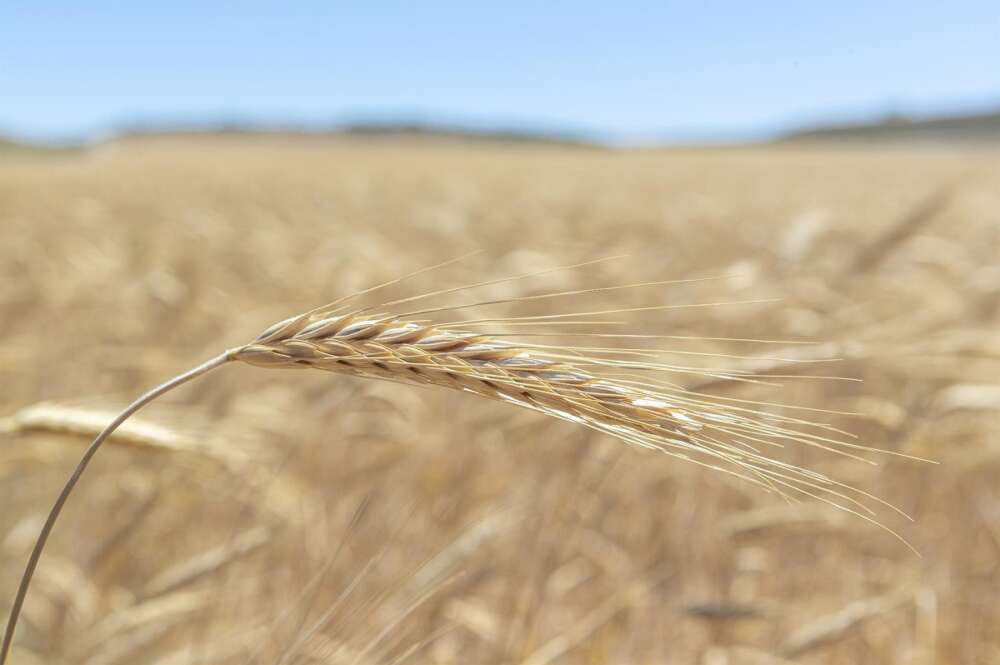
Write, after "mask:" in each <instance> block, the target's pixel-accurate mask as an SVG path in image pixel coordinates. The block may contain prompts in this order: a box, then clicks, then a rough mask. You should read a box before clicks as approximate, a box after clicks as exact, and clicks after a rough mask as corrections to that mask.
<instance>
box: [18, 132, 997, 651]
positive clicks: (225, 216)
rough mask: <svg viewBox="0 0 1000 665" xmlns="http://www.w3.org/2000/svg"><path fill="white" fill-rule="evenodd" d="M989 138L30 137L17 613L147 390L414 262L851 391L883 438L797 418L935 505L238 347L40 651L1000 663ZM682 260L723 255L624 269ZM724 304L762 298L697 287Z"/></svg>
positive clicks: (720, 359) (154, 464)
mask: <svg viewBox="0 0 1000 665" xmlns="http://www.w3.org/2000/svg"><path fill="white" fill-rule="evenodd" d="M998 158H1000V152H998V151H997V150H996V149H995V148H988V147H976V146H971V145H970V146H950V147H949V146H931V145H927V146H919V145H909V146H904V145H899V146H878V145H867V146H853V147H845V146H838V145H822V144H816V145H806V144H802V145H782V146H759V147H746V148H704V149H695V148H689V149H670V150H666V149H664V150H642V149H620V150H614V149H591V148H573V147H557V146H532V145H504V144H491V143H488V142H483V143H475V142H463V141H458V140H456V141H445V140H438V141H435V140H429V139H428V140H419V139H384V140H379V139H357V140H348V139H316V140H313V141H309V140H305V139H293V138H278V137H275V138H270V139H268V138H250V137H238V136H237V137H215V138H211V137H201V138H199V137H188V138H183V137H172V138H143V139H131V140H119V141H112V142H108V143H105V144H101V145H98V146H95V147H93V148H90V149H87V150H83V151H79V152H66V153H61V154H49V155H38V154H30V153H6V154H5V153H0V231H2V241H3V244H2V247H3V249H2V252H0V311H2V317H0V342H2V343H0V368H2V377H3V390H2V392H0V610H2V611H3V613H4V614H5V615H6V612H7V610H8V608H9V607H10V603H11V601H12V598H13V595H14V591H15V588H16V585H17V582H18V580H19V578H20V574H21V572H22V570H23V566H24V562H25V560H26V558H27V556H28V552H29V550H30V549H31V546H32V544H33V542H34V539H35V537H36V535H37V533H38V530H39V527H40V525H41V523H42V520H43V519H44V517H45V514H46V512H47V511H48V509H49V507H50V505H51V503H52V501H53V499H54V498H55V495H56V493H57V492H58V490H59V488H60V487H61V485H62V483H63V482H64V481H65V479H66V477H67V476H68V475H69V473H70V472H71V470H72V468H73V466H74V464H75V463H76V461H77V459H78V458H79V456H80V454H81V453H82V451H83V450H84V447H85V446H86V444H87V443H89V441H90V439H91V438H93V436H94V435H95V434H96V433H97V432H98V431H99V430H100V429H101V427H103V426H104V424H106V423H107V422H108V421H110V420H111V418H112V417H113V415H114V413H115V412H116V411H117V410H120V409H121V408H122V407H123V406H125V405H126V404H127V403H128V402H129V401H131V399H133V398H134V397H136V396H137V395H138V394H139V393H140V392H141V391H143V390H145V389H147V388H149V387H151V386H153V385H155V384H157V383H159V382H161V381H163V380H165V379H167V378H169V377H171V376H173V375H175V374H177V373H179V372H181V371H183V370H185V369H187V368H190V367H192V366H193V365H195V364H197V363H199V362H201V361H203V360H205V359H207V358H209V357H211V356H213V355H215V354H218V353H219V352H221V351H223V350H225V349H227V348H232V347H234V346H236V345H239V344H245V343H246V342H248V341H250V340H252V339H254V338H255V337H256V336H257V335H258V334H259V333H260V331H262V330H264V329H265V328H266V327H267V326H269V325H271V324H272V323H274V322H275V321H279V320H281V319H285V318H287V317H289V316H292V315H295V314H297V313H299V312H303V311H307V310H310V309H312V308H314V307H317V306H319V305H322V304H324V303H327V302H330V301H332V300H334V299H336V298H338V297H341V296H344V295H346V294H351V293H354V292H358V291H362V290H364V289H367V288H369V287H372V286H376V285H379V284H382V283H385V282H390V281H391V280H394V279H396V278H398V277H403V276H406V275H412V273H418V274H415V275H412V276H410V277H407V278H405V279H402V280H400V281H399V282H398V283H392V284H389V285H388V286H387V287H386V288H384V289H382V290H380V291H379V292H378V293H377V294H375V295H377V298H375V299H374V301H375V302H379V301H387V300H399V299H404V298H408V297H411V296H415V295H420V294H427V293H430V292H434V291H441V290H451V289H455V287H461V286H464V285H469V284H475V283H480V282H488V283H487V284H484V285H482V286H480V287H477V288H474V289H467V290H455V291H454V292H453V293H445V294H441V295H439V296H435V297H434V298H430V299H427V301H426V302H427V303H428V305H427V307H436V306H445V305H464V304H468V303H475V302H483V301H498V302H495V303H494V304H490V305H484V306H482V307H467V308H461V309H455V310H451V311H448V312H447V317H448V320H451V321H463V320H464V321H467V322H470V321H476V320H479V321H487V320H489V321H494V320H495V319H501V318H509V317H521V320H537V321H539V322H547V323H556V322H559V321H563V322H564V323H567V324H572V323H574V322H575V321H576V319H574V318H573V317H574V316H576V315H577V314H586V313H590V312H602V311H610V310H626V309H628V310H637V311H630V312H618V313H614V314H609V315H607V316H598V317H596V318H594V317H591V319H593V320H592V321H591V322H592V323H593V326H591V327H587V328H586V330H585V331H584V330H580V329H577V328H575V327H574V325H562V326H560V325H552V326H547V325H546V326H542V325H539V326H537V327H533V326H527V325H525V326H522V327H518V326H508V325H507V324H505V323H504V322H502V321H498V322H496V324H495V327H494V328H491V329H490V330H491V332H496V333H497V334H509V335H511V336H512V337H514V338H518V339H525V340H530V341H531V342H534V343H538V344H548V345H553V347H555V348H563V347H568V346H569V345H573V346H580V345H585V344H590V345H594V344H599V345H600V346H601V347H628V348H633V349H635V348H637V349H647V350H649V351H652V350H654V349H661V350H665V351H666V352H669V356H668V357H669V358H670V362H671V363H672V364H673V365H674V366H675V367H676V371H675V372H674V374H673V375H672V376H671V377H669V380H670V381H672V382H674V383H676V384H677V385H680V386H683V387H685V388H689V389H691V390H697V391H702V392H704V393H706V394H710V395H713V396H718V397H720V398H726V399H729V400H732V402H731V403H733V404H747V405H750V404H751V403H756V402H763V403H768V404H770V405H771V406H755V407H754V408H759V409H763V410H769V411H774V412H780V413H785V414H796V417H800V418H804V419H809V420H810V421H817V422H819V423H828V424H830V425H832V426H836V427H837V428H840V429H842V430H844V431H846V432H849V433H850V434H852V435H855V436H856V437H857V439H856V440H855V442H856V443H858V444H859V445H865V446H871V447H873V448H877V449H881V450H882V451H885V452H881V453H880V452H866V451H854V452H859V455H858V456H859V457H861V458H863V459H855V458H853V457H848V456H845V455H840V454H836V453H834V452H829V451H824V450H817V449H815V448H814V447H810V446H803V445H797V444H795V443H794V442H791V443H789V444H788V445H787V446H785V447H783V448H775V449H774V450H773V451H770V452H769V454H771V455H774V456H776V457H777V458H778V459H780V460H783V461H785V462H788V463H790V464H795V465H798V466H802V467H804V468H807V469H810V470H814V471H816V472H820V473H823V474H827V475H828V476H830V477H831V478H834V479H836V480H837V481H841V482H843V483H845V484H849V485H851V486H853V487H856V488H859V489H861V490H863V491H864V492H868V493H870V494H871V495H873V496H874V497H878V498H879V499H884V500H885V501H886V502H888V503H890V504H892V505H893V506H896V507H898V508H899V509H900V510H901V511H902V512H904V513H906V515H908V516H910V517H911V518H912V521H910V520H908V519H906V518H905V517H903V516H900V515H899V514H897V513H895V512H894V511H893V510H892V509H891V508H888V507H886V506H881V505H879V504H877V503H873V501H870V500H869V501H866V503H867V504H868V505H874V506H875V508H876V514H875V520H876V521H877V524H876V523H873V522H872V521H870V520H866V519H864V518H863V517H862V516H858V515H853V514H850V513H847V512H845V511H842V510H837V509H836V508H835V507H832V506H829V505H827V504H825V503H823V502H819V501H815V500H811V499H809V498H808V497H806V496H800V497H799V498H800V500H799V501H791V502H789V501H786V500H784V499H783V498H782V497H781V496H780V492H778V493H776V492H773V491H772V492H768V491H766V488H762V487H760V486H757V485H755V484H754V483H753V482H747V481H746V480H743V479H740V478H738V477H735V476H734V475H732V474H727V473H725V472H724V471H720V470H714V469H708V468H704V467H702V466H698V465H697V464H694V463H690V462H686V461H683V460H679V459H676V458H675V457H672V456H669V455H664V454H661V453H660V452H657V451H648V450H643V449H641V448H639V447H637V446H628V445H625V444H623V443H622V442H621V441H618V440H615V439H614V438H612V437H610V436H608V435H607V434H602V433H599V432H595V431H592V430H590V429H587V428H585V427H582V426H579V425H576V424H574V423H570V422H562V421H560V420H557V419H553V418H549V417H546V416H545V415H542V414H538V413H532V412H530V411H526V410H524V409H518V408H516V407H515V406H512V405H508V404H501V403H498V402H496V401H490V400H484V399H480V398H478V397H476V396H475V395H468V394H461V393H460V392H458V391H453V390H452V391H449V390H441V389H439V388H435V387H414V386H411V385H401V384H396V383H392V382H384V381H372V380H368V379H364V378H357V377H352V376H340V375H337V374H330V373H324V372H317V371H298V372H285V371H270V370H263V369H259V368H255V367H250V366H247V365H242V364H237V363H233V364H231V365H230V366H226V367H224V368H221V369H219V370H216V371H214V372H213V373H211V374H209V375H207V376H205V377H203V378H201V379H199V380H198V381H196V382H194V383H191V384H189V385H187V386H184V387H181V388H179V389H177V390H176V391H174V392H172V393H170V394H169V395H168V396H166V397H164V398H163V399H161V400H159V401H158V402H156V403H154V404H153V405H151V406H149V407H148V408H146V409H145V410H143V411H142V412H141V413H140V414H139V415H138V416H136V417H135V418H134V419H133V420H132V421H130V422H129V424H127V425H126V426H125V427H124V428H123V429H122V430H121V431H119V433H118V434H116V435H115V436H113V437H112V438H111V440H110V441H109V443H108V444H107V445H106V446H105V447H104V448H103V449H102V450H101V452H100V453H99V454H98V455H97V457H96V458H95V461H94V463H93V465H92V466H91V467H90V469H89V470H88V471H87V473H86V475H85V476H84V477H83V480H82V481H81V484H80V486H79V488H78V490H77V492H76V493H75V494H74V495H73V497H72V498H71V499H70V501H69V503H68V506H67V509H66V511H65V513H64V515H63V517H62V518H61V520H60V522H59V524H58V525H57V526H56V529H55V531H54V534H53V538H52V541H51V543H50V545H49V548H48V549H47V550H46V552H45V554H44V556H43V558H42V560H41V565H40V567H39V569H38V573H37V575H36V578H35V581H34V583H33V586H32V588H31V592H30V594H29V596H28V600H27V603H26V606H25V611H24V615H23V616H22V619H21V622H20V624H19V627H18V634H17V640H16V642H15V646H14V650H13V653H12V658H11V662H12V663H18V664H25V665H31V664H35V663H53V664H62V663H65V664H69V663H85V664H88V665H113V664H124V663H129V664H140V663H151V664H152V663H155V664H158V665H168V664H169V665H190V664H195V663H206V664H207V663H224V664H230V663H233V664H236V663H240V664H242V663H246V664H257V665H262V664H264V663H281V664H292V663H303V664H305V663H317V664H318V663H330V664H356V665H367V664H376V663H378V664H386V665H389V664H395V663H440V664H451V663H462V664H465V663H469V664H477V665H478V664H482V665H489V664H498V665H499V664H510V665H548V664H550V663H551V664H556V663H620V664H629V665H653V664H657V665H658V664H662V663H682V664H686V663H696V664H704V665H726V664H734V665H735V664H742V663H747V664H751V665H754V664H761V665H778V664H781V663H813V664H816V665H819V664H825V663H837V664H840V663H845V664H857V665H865V664H871V665H875V664H887V663H912V664H914V665H916V664H920V665H925V664H930V663H939V664H942V665H948V664H960V663H961V664H969V665H972V664H981V663H982V664H985V663H1000V482H998V481H1000V437H998V434H997V433H998V432H1000V159H998ZM462 257H465V258H462ZM616 257H617V258H616ZM452 259H461V260H458V261H456V262H454V263H449V264H448V265H445V266H443V267H441V268H439V269H436V270H429V271H425V272H419V271H421V270H422V269H424V268H428V267H430V266H434V265H436V264H440V263H443V262H448V261H450V260H452ZM599 259H606V260H599ZM595 261H596V262H595ZM588 262H592V263H589V264H588V265H585V266H581V267H577V268H571V269H565V270H550V269H552V268H557V267H560V266H572V265H576V264H581V263H588ZM519 275H528V276H527V277H524V278H522V279H515V280H506V281H504V280H505V278H510V277H516V276H519ZM702 278H705V279H702ZM665 280H697V281H682V282H680V283H676V284H660V285H652V286H637V287H634V288H624V289H619V290H599V289H603V288H604V287H608V286H623V285H630V284H637V283H648V282H660V281H665ZM555 292H573V293H570V294H568V295H565V296H560V297H553V298H534V297H533V296H538V295H544V294H549V293H555ZM747 301H756V302H747ZM422 303H423V301H421V305H422ZM708 303H739V304H719V305H716V306H710V307H688V306H687V305H697V304H708ZM674 305H677V307H674ZM660 306H669V307H660ZM409 309H411V310H414V309H418V307H416V306H413V307H410V308H409ZM556 313H558V314H566V315H567V317H568V319H567V320H565V321H564V320H562V319H551V318H550V319H529V318H528V317H545V316H549V315H551V314H556ZM434 316H439V315H434ZM500 331H502V333H501V332H500ZM588 335H592V336H591V337H588ZM616 335H617V336H616ZM629 335H632V337H628V336H629ZM657 336H661V337H657ZM722 338H729V339H722ZM733 338H736V339H733ZM588 340H589V341H588ZM754 340H756V341H754ZM760 340H767V341H769V342H772V343H765V342H762V341H760ZM797 342H813V343H814V344H798V343H797ZM733 376H736V377H737V378H739V379H741V380H732V377H733ZM736 400H744V401H742V402H737V401H736ZM796 406H797V407H806V408H807V409H813V410H811V411H809V410H796V409H794V408H793V407H796ZM834 412H836V413H834ZM848 414H856V415H848ZM894 453H898V454H894ZM905 456H915V457H920V458H926V459H929V460H932V461H930V462H923V461H916V460H912V459H909V458H907V457H905ZM865 460H867V461H869V462H874V463H868V462H866V461H865ZM859 512H860V511H859ZM879 524H881V525H882V526H883V527H885V528H880V526H879ZM889 530H891V531H894V532H896V533H897V534H898V535H899V536H900V538H901V539H902V540H905V541H906V542H907V543H909V544H910V545H912V547H913V549H915V550H916V551H917V552H918V553H919V554H915V553H914V552H913V551H912V550H911V549H910V548H908V547H907V545H906V544H905V543H904V542H902V540H901V539H900V538H896V537H894V536H893V534H892V533H891V532H890V531H889Z"/></svg>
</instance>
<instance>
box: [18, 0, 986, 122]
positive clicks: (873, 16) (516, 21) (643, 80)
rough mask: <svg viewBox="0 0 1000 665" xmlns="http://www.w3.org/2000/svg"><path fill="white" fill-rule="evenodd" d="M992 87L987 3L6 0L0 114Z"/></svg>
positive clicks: (660, 117)
mask: <svg viewBox="0 0 1000 665" xmlns="http://www.w3.org/2000/svg"><path fill="white" fill-rule="evenodd" d="M991 105H995V106H1000V0H954V1H951V2H927V1H924V0H912V1H910V2H896V1H880V0H872V1H869V2H855V1H845V2H822V1H814V0H804V1H802V2H791V1H783V2H752V1H747V2H683V3H674V2H648V3H638V2H611V1H607V0H606V1H604V2H582V1H581V2H545V1H539V2H513V1H508V2H489V3H479V2H472V1H468V0H465V1H449V2H381V1H369V2H356V3H341V2H332V1H328V2H322V1H311V2H268V3H264V2H254V1H245V2H229V3H226V2H189V1H186V0H175V1H173V2H141V1H140V2H110V1H105V0H94V1H90V2H79V1H78V2H68V1H65V2H64V1H52V2H46V1H45V0H35V1H25V2H19V1H18V0H3V1H2V2H0V133H7V134H16V135H21V136H27V137H34V138H65V137H72V136H79V135H82V134H87V133H93V132H100V131H106V130H108V129H109V128H113V127H114V126H116V125H120V124H121V123H128V122H134V121H139V120H150V119H158V120H176V121H195V120H198V119H206V120H218V119H220V118H234V119H243V120H255V121H259V122H299V123H323V122H332V121H336V120H339V119H343V118H344V117H354V118H356V117H359V116H365V115H369V114H375V115H377V116H380V117H383V118H385V117H404V116H405V117H412V118H418V119H423V120H444V121H454V122H460V123H467V124H473V125H495V126H497V125H505V126H510V125H514V126H517V125H520V126H532V127H542V128H566V129H570V130H585V131H594V132H598V133H600V134H601V135H603V136H605V137H607V138H613V139H625V140H633V139H643V138H670V137H673V138H685V137H689V138H690V137H697V138H705V137H713V136H714V137H720V138H724V137H726V136H739V135H746V134H753V133H759V132H768V131H773V130H775V129H778V128H781V127H784V126H787V125H788V124H789V123H791V124H799V123H802V122H807V121H810V120H813V119H830V118H838V117H845V116H854V117H857V116H863V115H864V114H882V113H885V112H886V111H889V110H896V111H911V112H912V111H915V112H918V113H919V112H927V111H934V110H938V109H944V110H958V109H963V108H972V107H979V108H986V107H989V106H991Z"/></svg>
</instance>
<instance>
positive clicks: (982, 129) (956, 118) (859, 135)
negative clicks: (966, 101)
mask: <svg viewBox="0 0 1000 665" xmlns="http://www.w3.org/2000/svg"><path fill="white" fill-rule="evenodd" d="M808 139H816V140H855V139H880V140H881V139H885V140H906V141H912V140H937V141H997V140H1000V111H992V112H989V113H973V114H963V115H943V116H937V117H931V118H921V119H913V118H908V117H906V116H890V117H887V118H885V119H883V120H881V121H878V122H860V123H848V124H838V125H826V126H822V125H821V126H817V127H809V128H805V129H800V130H795V131H792V132H789V133H787V134H784V135H783V136H782V137H781V140H785V141H794V140H808Z"/></svg>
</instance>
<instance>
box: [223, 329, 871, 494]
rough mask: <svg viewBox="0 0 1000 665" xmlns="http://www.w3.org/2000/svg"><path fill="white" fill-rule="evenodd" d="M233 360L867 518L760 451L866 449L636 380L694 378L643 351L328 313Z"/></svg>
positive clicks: (820, 483) (810, 476)
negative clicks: (828, 504)
mask: <svg viewBox="0 0 1000 665" xmlns="http://www.w3.org/2000/svg"><path fill="white" fill-rule="evenodd" d="M231 353H232V355H231V357H232V359H234V360H237V361H241V362H245V363H249V364H251V365H256V366H259V367H266V368H283V369H296V368H298V369H301V368H314V369H322V370H326V371H329V372H335V373H340V374H348V375H354V376H362V377H368V378H376V379H383V380H389V381H396V382H405V383H416V384H430V385H436V386H442V387H445V388H451V389H457V390H462V391H465V392H470V393H474V394H476V395H479V396H481V397H486V398H488V399H494V400H498V401H503V402H508V403H511V404H515V405H517V406H520V407H523V408H527V409H530V410H534V411H538V412H541V413H544V414H547V415H550V416H553V417H556V418H560V419H563V420H567V421H570V422H574V423H578V424H582V425H585V426H587V427H590V428H592V429H595V430H597V431H601V432H604V433H606V434H610V435H611V436H614V437H616V438H618V439H620V440H622V441H624V442H626V443H629V444H633V445H637V446H641V447H644V448H650V449H656V450H660V451H663V452H667V453H669V454H672V455H675V456H678V457H683V458H685V459H690V460H692V461H695V462H696V463H699V464H702V465H705V466H710V467H712V468H715V469H718V470H721V471H725V472H727V473H735V474H736V475H739V476H741V477H744V478H746V479H748V480H749V481H750V482H754V483H757V484H758V485H761V486H763V487H765V488H768V489H771V490H774V491H777V492H779V493H780V494H783V495H786V494H789V493H792V494H794V493H796V492H799V493H804V494H808V495H810V496H815V495H817V494H819V495H825V496H826V498H828V499H834V498H836V499H840V500H843V501H845V502H847V503H852V504H854V506H855V508H857V509H858V510H861V511H863V512H868V510H867V509H866V508H865V507H864V506H862V505H860V504H858V503H855V502H854V500H853V499H851V498H850V497H848V496H847V495H846V494H845V493H844V492H845V491H847V490H849V488H845V487H844V486H842V485H839V484H838V483H836V482H835V481H833V480H831V479H829V478H826V477H824V476H822V475H820V474H817V473H815V472H812V471H808V470H805V469H799V468H796V467H793V466H791V465H787V464H784V463H782V462H780V461H778V460H775V459H772V458H770V457H768V456H766V455H764V454H763V453H762V452H761V447H762V446H768V445H771V446H780V445H782V444H783V443H784V442H787V441H795V442H799V443H804V444H806V445H812V446H817V447H820V448H824V449H827V450H838V451H840V452H843V453H844V454H847V455H851V456H855V455H853V454H852V453H850V452H846V451H845V450H844V448H863V446H857V445H856V444H852V443H849V442H846V441H842V440H840V439H838V438H835V435H836V432H835V431H832V430H831V428H827V427H826V426H823V425H817V424H815V423H811V422H808V421H805V420H800V419H796V418H791V417H788V416H778V415H774V414H768V413H764V412H760V411H755V410H752V409H748V408H745V407H739V406H736V405H735V404H734V403H727V402H726V401H724V400H721V399H712V398H708V397H705V396H701V395H697V394H694V393H690V392H688V391H685V390H683V389H681V388H679V387H676V386H671V385H670V384H666V383H662V382H657V381H656V380H655V379H654V378H649V377H646V378H643V380H637V378H638V377H637V375H641V374H644V373H645V374H650V373H657V372H671V371H673V372H694V371H696V370H694V369H693V368H685V367H678V366H674V365H670V364H666V363H662V362H659V361H657V360H646V359H645V358H641V357H640V358H639V359H634V358H632V357H628V356H629V354H633V355H639V356H650V352H649V351H648V350H647V351H643V352H640V351H634V350H633V351H630V350H621V349H618V350H614V349H593V348H588V347H584V348H577V349H569V350H567V349H565V348H562V347H550V346H543V345H535V344H525V343H519V342H516V341H507V340H506V339H503V338H499V337H494V336H492V335H490V334H484V333H478V332H471V331H468V330H462V329H460V328H457V329H456V328H453V327H451V326H450V324H445V325H439V326H435V325H433V324H428V323H426V322H421V321H412V320H406V319H403V318H399V317H396V316H393V315H381V316H371V315H370V314H368V313H366V312H365V311H364V310H359V311H352V312H348V313H336V314H335V315H332V316H331V315H330V312H329V311H326V310H316V311H312V312H308V313H306V314H302V315H299V316H295V317H292V318H290V319H287V320H285V321H282V322H279V323H277V324H275V325H274V326H271V327H270V328H268V329H267V330H265V331H264V332H263V333H261V335H260V336H259V337H258V338H257V339H256V340H254V342H252V343H251V344H248V345H246V346H243V347H240V348H238V349H235V350H234V351H232V352H231ZM616 355H625V356H626V358H627V359H622V358H619V357H615V356H616ZM697 371H700V372H702V373H704V370H697ZM722 374H723V375H725V374H724V373H722ZM809 428H814V429H816V430H817V431H808V430H809ZM850 510H853V509H850Z"/></svg>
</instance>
